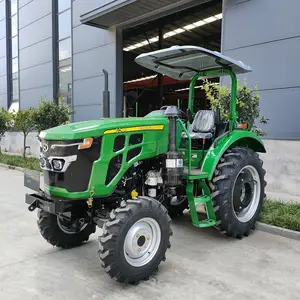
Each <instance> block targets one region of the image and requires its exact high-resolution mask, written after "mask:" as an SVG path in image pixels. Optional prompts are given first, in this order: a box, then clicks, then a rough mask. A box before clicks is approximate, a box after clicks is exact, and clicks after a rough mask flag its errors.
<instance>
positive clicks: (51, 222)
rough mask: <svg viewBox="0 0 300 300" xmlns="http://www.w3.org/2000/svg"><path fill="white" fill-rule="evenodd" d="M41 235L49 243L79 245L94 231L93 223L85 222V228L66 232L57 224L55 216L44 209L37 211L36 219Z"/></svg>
mask: <svg viewBox="0 0 300 300" xmlns="http://www.w3.org/2000/svg"><path fill="white" fill-rule="evenodd" d="M37 224H38V227H39V230H40V233H41V235H42V237H43V238H44V239H45V240H46V241H47V242H48V243H50V244H51V245H53V246H56V247H60V248H64V249H68V248H72V247H77V246H80V245H81V244H82V243H83V242H85V241H88V239H89V236H90V235H91V234H92V233H94V232H95V231H96V226H95V225H94V224H86V226H85V228H84V229H82V230H81V231H80V232H77V233H70V234H68V233H66V232H64V231H63V230H62V229H61V227H60V226H59V225H58V220H57V216H56V215H54V214H51V213H48V212H46V211H43V210H40V211H39V212H38V221H37Z"/></svg>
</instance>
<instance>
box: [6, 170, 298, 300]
mask: <svg viewBox="0 0 300 300" xmlns="http://www.w3.org/2000/svg"><path fill="white" fill-rule="evenodd" d="M0 179H1V189H0V245H1V247H0V299H1V300H2V299H3V300H12V299H18V300H19V299H22V300H29V299H41V300H48V299H49V300H50V299H56V300H64V299H68V300H77V299H78V300H79V299H80V300H82V299H84V300H89V299H111V300H119V299H128V300H129V299H130V300H136V299H143V300H146V299H153V300H154V299H172V300H176V299H189V300H192V299H197V300H200V299H205V300H208V299H214V300H218V299H222V300H226V299H239V300H243V299H259V300H263V299H268V300H270V299H272V300H276V299H280V300H283V299H284V300H289V299H299V295H300V281H299V278H300V267H299V261H300V243H299V242H297V241H293V240H288V239H285V238H281V237H277V236H272V235H268V234H265V233H262V232H258V231H257V232H255V233H253V234H252V235H251V236H250V237H249V238H245V239H243V240H241V241H237V240H231V239H226V238H222V237H220V236H219V234H218V233H216V232H215V231H214V230H213V229H208V230H200V229H197V228H194V227H192V226H191V224H190V223H189V217H188V216H185V217H183V218H181V219H180V220H178V221H176V222H174V224H173V230H174V236H173V237H172V248H171V250H170V251H169V252H168V255H167V261H166V262H165V263H163V264H162V265H161V266H160V269H159V272H158V273H157V274H156V275H155V276H154V277H152V278H150V280H149V281H146V282H142V283H141V284H140V285H138V286H124V285H120V284H118V283H116V282H114V281H113V280H111V279H110V278H109V277H108V276H107V275H106V274H105V273H104V271H103V270H102V268H101V267H100V264H99V261H98V258H97V256H96V249H97V243H96V238H97V233H96V234H95V235H93V236H92V238H91V241H90V242H89V243H87V244H85V245H83V246H81V247H79V248H76V249H71V250H64V251H62V250H59V249H56V248H53V247H52V246H50V245H48V244H47V243H46V242H45V241H44V240H43V239H42V237H41V236H40V234H39V232H38V230H37V226H36V213H30V212H29V211H28V210H27V207H26V205H25V204H24V193H25V189H24V188H22V184H23V174H22V173H20V172H17V171H8V170H3V169H0ZM98 234H99V232H98Z"/></svg>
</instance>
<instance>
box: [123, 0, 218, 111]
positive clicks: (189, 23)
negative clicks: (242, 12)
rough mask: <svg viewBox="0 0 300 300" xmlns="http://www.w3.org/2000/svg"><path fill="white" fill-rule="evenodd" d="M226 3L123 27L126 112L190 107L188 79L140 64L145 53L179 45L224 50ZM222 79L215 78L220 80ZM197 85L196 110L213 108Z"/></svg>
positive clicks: (216, 2) (198, 84) (196, 8)
mask: <svg viewBox="0 0 300 300" xmlns="http://www.w3.org/2000/svg"><path fill="white" fill-rule="evenodd" d="M221 24H222V3H221V1H217V0H216V1H210V2H207V3H205V4H201V5H198V6H195V7H192V8H189V9H186V10H183V11H178V12H176V13H175V14H172V15H169V16H166V17H164V18H161V19H156V20H153V21H151V22H147V23H145V24H142V25H139V26H137V27H132V28H127V29H126V30H124V31H123V70H124V71H123V78H124V84H123V95H124V97H123V101H124V103H123V115H124V116H135V115H138V116H144V115H146V114H147V113H149V112H150V111H152V110H156V109H159V108H161V107H162V106H165V105H178V106H180V108H181V109H182V110H184V111H185V110H186V109H187V104H188V90H189V89H188V86H189V82H188V81H176V80H174V79H172V78H169V77H166V76H163V75H159V74H157V73H154V72H152V71H151V70H148V69H146V68H143V67H141V66H139V65H137V64H136V63H135V62H134V59H135V58H136V57H137V56H138V55H139V54H142V53H146V52H150V51H155V50H159V49H164V48H168V47H171V46H175V45H180V46H182V45H192V46H200V47H204V48H207V49H210V50H213V51H218V52H220V50H221ZM218 80H219V79H216V80H214V81H216V82H218ZM202 84H203V81H202V80H199V82H198V83H197V85H196V89H195V110H196V111H197V110H199V109H207V108H209V103H208V100H207V99H206V97H205V95H204V91H203V90H202V89H201V87H202Z"/></svg>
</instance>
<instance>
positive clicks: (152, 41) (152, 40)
mask: <svg viewBox="0 0 300 300" xmlns="http://www.w3.org/2000/svg"><path fill="white" fill-rule="evenodd" d="M158 40H159V38H158V36H156V37H154V38H151V39H150V40H149V42H150V43H155V42H158Z"/></svg>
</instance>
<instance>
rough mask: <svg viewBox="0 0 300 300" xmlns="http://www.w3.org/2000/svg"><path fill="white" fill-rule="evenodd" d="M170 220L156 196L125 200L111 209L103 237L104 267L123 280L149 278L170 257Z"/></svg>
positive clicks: (102, 255)
mask: <svg viewBox="0 0 300 300" xmlns="http://www.w3.org/2000/svg"><path fill="white" fill-rule="evenodd" d="M170 222H171V219H170V217H169V215H168V212H167V210H166V208H165V207H164V206H163V205H162V204H161V203H159V202H158V201H156V200H155V199H153V198H150V197H139V198H138V200H127V201H126V202H125V201H123V202H122V203H121V205H120V207H119V208H117V209H116V210H114V211H112V212H111V214H110V218H109V220H108V221H106V222H105V223H104V225H103V234H102V236H100V237H99V251H98V254H99V258H100V261H101V265H102V267H103V268H104V269H105V271H106V272H107V273H108V274H109V275H110V276H111V277H112V278H116V279H117V281H119V282H126V283H137V282H139V281H140V280H143V279H146V278H148V277H149V276H150V275H151V274H152V273H153V271H155V270H156V269H157V267H158V265H159V264H160V263H161V261H164V260H165V259H166V257H165V254H166V251H167V249H168V248H170V246H171V245H170V241H169V239H170V236H171V235H172V231H171V228H170Z"/></svg>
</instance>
